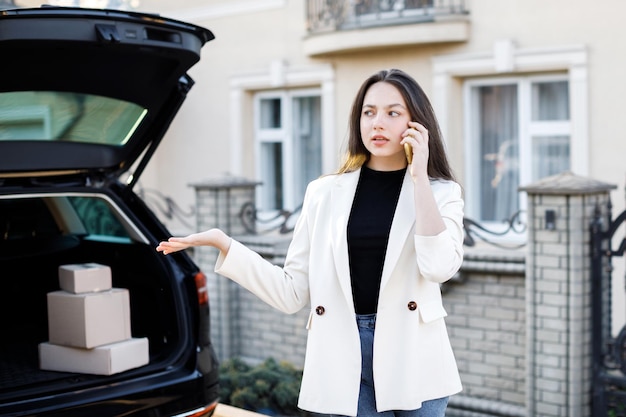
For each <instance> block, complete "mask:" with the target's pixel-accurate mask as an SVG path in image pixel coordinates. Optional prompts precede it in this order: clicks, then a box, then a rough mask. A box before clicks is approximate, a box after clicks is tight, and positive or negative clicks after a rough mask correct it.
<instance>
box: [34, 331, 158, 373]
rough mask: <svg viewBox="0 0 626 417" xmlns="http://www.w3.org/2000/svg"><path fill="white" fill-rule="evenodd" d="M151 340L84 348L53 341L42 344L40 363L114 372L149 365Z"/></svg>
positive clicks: (60, 368) (82, 370)
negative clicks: (57, 343)
mask: <svg viewBox="0 0 626 417" xmlns="http://www.w3.org/2000/svg"><path fill="white" fill-rule="evenodd" d="M149 361H150V355H149V349H148V339H147V338H145V337H142V338H132V339H128V340H124V341H121V342H117V343H112V344H108V345H103V346H98V347H95V348H93V349H82V348H75V347H69V346H60V345H55V344H53V343H48V342H44V343H40V344H39V366H40V368H41V369H43V370H47V371H61V372H78V373H85V374H96V375H112V374H116V373H118V372H123V371H126V370H129V369H132V368H137V367H139V366H143V365H146V364H148V362H149Z"/></svg>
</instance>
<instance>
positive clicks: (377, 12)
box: [138, 0, 626, 325]
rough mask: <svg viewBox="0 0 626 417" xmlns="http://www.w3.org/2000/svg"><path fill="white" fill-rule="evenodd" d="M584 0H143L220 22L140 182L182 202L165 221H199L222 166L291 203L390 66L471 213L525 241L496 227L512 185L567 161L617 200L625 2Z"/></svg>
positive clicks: (513, 237)
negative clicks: (357, 98) (597, 11)
mask: <svg viewBox="0 0 626 417" xmlns="http://www.w3.org/2000/svg"><path fill="white" fill-rule="evenodd" d="M589 6H590V5H589V3H588V2H585V1H582V0H576V1H565V0H555V1H550V2H548V3H546V2H544V1H539V0H529V1H506V2H502V1H495V0H466V1H462V0H435V1H432V0H431V1H410V0H404V1H401V0H397V1H384V0H379V1H351V0H344V1H339V0H338V1H334V2H325V1H319V0H254V1H252V0H249V1H247V0H237V1H234V0H224V1H216V0H213V1H192V0H185V1H180V2H176V3H174V2H171V1H168V0H160V1H156V0H153V1H150V2H145V1H144V2H141V3H140V4H139V5H138V9H140V10H142V11H150V12H156V13H160V14H161V15H163V16H167V17H172V18H176V19H180V20H184V21H189V22H192V23H195V24H198V25H201V26H205V27H207V28H209V29H210V30H212V31H213V32H214V34H215V36H216V39H215V40H214V41H211V42H209V43H208V44H207V45H206V46H205V47H204V49H203V57H202V60H201V62H200V63H198V64H197V65H196V66H195V67H194V68H193V69H192V71H191V75H192V77H193V78H194V79H195V81H196V85H195V86H194V88H193V89H192V90H191V92H190V94H189V97H188V99H187V101H186V102H185V104H184V106H183V108H182V110H181V113H180V115H179V117H178V118H177V119H176V120H175V121H174V123H173V124H172V126H171V128H170V130H169V132H168V133H167V136H166V137H165V139H164V141H163V143H162V146H161V147H160V149H159V151H158V152H157V154H156V157H155V158H154V160H153V162H152V163H151V164H150V165H149V167H148V170H147V171H146V173H145V175H144V176H143V177H142V180H141V186H142V187H144V188H145V190H146V194H150V193H151V192H153V191H154V192H155V193H156V194H155V197H156V195H157V194H158V195H162V196H167V197H169V198H171V199H172V201H175V202H176V204H178V205H179V206H180V210H181V212H182V213H183V215H182V216H178V217H177V216H169V217H168V216H162V217H163V220H164V221H165V223H166V224H168V226H169V227H170V229H171V230H173V231H174V232H175V233H187V232H190V231H193V229H194V226H195V225H196V221H195V219H194V214H193V213H194V204H195V202H194V190H193V187H191V186H190V184H192V183H197V182H200V181H203V180H206V179H210V178H215V177H221V176H225V175H231V176H236V177H243V178H246V179H249V180H254V181H260V182H262V185H261V186H259V187H258V191H257V205H258V208H259V210H260V211H261V212H262V213H269V214H268V215H271V213H273V212H276V211H277V210H288V211H291V210H295V209H297V206H298V204H299V202H300V201H301V197H302V195H303V192H304V187H305V186H306V183H307V182H308V181H309V180H310V179H312V178H314V177H316V176H318V175H320V174H326V173H331V172H334V171H335V170H336V169H337V167H338V165H339V163H340V160H341V156H342V154H343V150H344V148H345V145H346V137H347V125H348V117H349V112H350V106H351V104H352V100H353V98H354V95H355V93H356V91H357V89H358V87H359V85H360V83H361V82H362V81H363V80H364V79H365V78H366V77H367V76H369V75H371V74H372V73H374V72H376V71H378V70H380V69H385V68H391V67H396V68H401V69H403V70H405V71H407V72H409V73H410V74H411V75H413V76H414V77H415V78H416V79H417V80H418V82H419V83H420V84H421V85H422V87H423V88H424V90H425V91H426V92H427V94H428V95H429V96H430V98H431V101H432V104H433V106H434V108H435V110H436V113H437V115H438V117H439V121H440V125H441V129H442V131H443V134H444V139H445V142H446V145H447V148H448V151H449V155H450V159H451V163H452V166H453V168H454V170H455V173H456V175H457V177H458V179H459V182H460V183H461V184H462V185H463V187H464V190H465V195H466V216H467V217H468V218H471V219H474V220H476V221H478V222H480V223H481V224H482V225H485V226H486V227H488V228H489V229H490V230H493V231H497V232H499V233H503V234H504V235H503V237H501V238H498V239H497V240H498V241H499V243H501V244H503V245H505V246H509V247H515V246H518V245H523V244H524V241H525V234H524V233H505V231H506V229H507V227H508V226H507V222H506V220H507V219H510V218H511V217H515V216H516V213H517V214H518V215H519V218H520V219H521V220H522V223H523V222H524V220H525V209H526V203H527V202H526V196H525V194H524V193H521V192H519V191H518V187H519V186H524V185H526V184H529V183H533V182H535V181H537V180H539V179H541V178H543V177H546V176H549V175H553V174H556V173H559V172H563V171H571V172H573V173H575V174H576V175H580V176H588V177H591V178H594V179H597V180H600V181H605V182H608V183H611V184H615V185H617V191H616V192H614V193H613V194H614V195H613V204H614V211H615V213H616V214H618V213H620V212H621V210H623V207H624V200H625V197H624V193H623V191H622V190H623V189H624V185H625V184H624V179H625V177H626V169H625V168H624V164H623V156H622V152H620V150H621V148H622V147H624V146H625V145H623V143H624V142H623V141H622V140H621V139H620V137H621V135H622V133H621V129H620V121H621V119H622V116H621V112H622V109H621V107H620V106H619V104H620V103H621V100H620V97H623V96H624V95H625V94H626V83H624V82H623V81H622V80H621V78H622V77H621V76H620V75H621V74H622V73H623V72H624V70H625V69H626V56H624V55H623V54H620V53H619V50H620V41H619V39H621V38H622V35H623V33H622V32H623V31H624V29H623V25H621V23H620V21H619V19H620V16H622V14H623V12H626V3H623V2H621V1H619V0H610V1H607V2H603V4H602V6H597V7H601V8H602V15H603V18H602V19H597V18H591V16H590V8H589ZM515 218H516V219H517V218H518V217H515ZM470 250H471V249H470ZM487 250H490V249H487ZM618 271H619V268H618ZM623 275H624V274H623V273H619V272H618V273H616V274H614V276H615V280H614V286H615V288H616V291H615V293H616V295H615V301H616V305H618V306H619V307H617V310H616V311H615V314H614V320H615V322H616V325H620V323H623V321H624V316H625V315H624V307H623V306H624V296H623V288H624V283H623Z"/></svg>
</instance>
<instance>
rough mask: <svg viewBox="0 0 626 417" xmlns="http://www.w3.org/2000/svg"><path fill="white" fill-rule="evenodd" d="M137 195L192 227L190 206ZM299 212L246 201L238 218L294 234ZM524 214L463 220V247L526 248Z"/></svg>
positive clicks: (255, 230)
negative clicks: (492, 221)
mask: <svg viewBox="0 0 626 417" xmlns="http://www.w3.org/2000/svg"><path fill="white" fill-rule="evenodd" d="M137 194H138V195H139V197H140V198H142V199H143V200H144V201H145V202H146V203H147V204H148V206H150V207H151V208H152V210H154V211H155V212H158V213H160V215H161V216H163V217H165V218H167V219H168V220H178V221H179V222H181V223H182V224H184V225H185V226H186V227H189V228H190V229H191V228H193V225H192V224H191V223H190V222H189V219H190V218H191V217H193V216H194V215H195V210H194V209H193V207H190V208H189V209H188V210H187V211H185V210H183V209H182V208H181V207H180V206H179V205H178V204H176V202H175V201H174V200H173V199H172V198H171V197H169V196H166V195H164V194H162V193H161V192H159V191H158V190H154V189H145V188H140V189H139V190H138V192H137ZM301 209H302V206H298V207H297V208H295V209H294V210H279V211H277V212H274V213H266V214H261V213H260V212H259V210H258V208H257V207H256V206H255V205H254V203H251V202H248V203H245V204H243V205H242V206H241V208H239V210H238V212H239V215H238V217H239V220H240V221H241V224H242V225H243V229H244V230H245V233H246V234H249V235H265V234H275V233H278V234H283V235H284V234H289V233H291V232H293V228H294V226H295V223H296V220H297V218H298V216H299V215H300V211H301ZM523 214H524V211H523V210H520V211H518V212H516V213H514V214H513V215H511V217H510V218H508V219H506V220H503V221H502V224H501V225H499V227H497V228H492V227H487V226H485V225H484V224H481V223H480V222H478V221H476V220H473V219H470V218H468V217H464V218H463V229H464V230H465V239H464V242H463V244H464V245H465V246H468V247H472V246H475V245H476V243H477V241H481V242H483V243H487V244H489V245H492V246H495V247H498V248H501V249H519V248H522V247H524V246H525V245H526V240H525V238H524V236H523V235H524V234H525V232H526V229H527V224H526V222H525V221H524V219H523V217H524V216H523ZM504 237H507V238H509V237H512V239H504ZM511 242H513V243H511Z"/></svg>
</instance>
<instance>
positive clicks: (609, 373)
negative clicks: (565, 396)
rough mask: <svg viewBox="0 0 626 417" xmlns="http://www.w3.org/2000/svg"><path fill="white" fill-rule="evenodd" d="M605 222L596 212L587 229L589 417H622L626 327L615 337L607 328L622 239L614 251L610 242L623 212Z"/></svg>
mask: <svg viewBox="0 0 626 417" xmlns="http://www.w3.org/2000/svg"><path fill="white" fill-rule="evenodd" d="M608 218H609V222H608V224H606V223H607V222H606V221H605V220H603V215H602V210H601V208H600V207H598V208H597V209H596V214H595V216H594V221H593V223H592V225H591V268H592V270H591V275H592V311H593V318H592V320H593V335H592V337H593V340H592V345H593V348H592V349H593V416H594V417H605V416H608V417H626V326H624V327H623V328H622V329H621V331H620V332H618V333H617V336H613V332H612V328H611V322H612V317H611V307H612V304H611V294H612V285H611V281H612V272H613V266H612V265H613V258H614V257H620V256H624V252H625V250H626V238H624V239H622V241H621V243H620V245H619V247H618V248H617V249H616V250H614V249H613V244H612V241H613V239H614V236H615V234H616V232H617V231H618V230H619V229H620V226H621V225H622V224H623V223H625V222H626V211H624V212H622V213H621V214H620V215H619V216H618V217H617V218H616V219H614V220H611V207H610V204H609V207H608Z"/></svg>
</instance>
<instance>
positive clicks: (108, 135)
mask: <svg viewBox="0 0 626 417" xmlns="http://www.w3.org/2000/svg"><path fill="white" fill-rule="evenodd" d="M146 113H147V110H146V109H145V108H144V107H141V106H139V105H137V104H135V103H130V102H127V101H123V100H118V99H113V98H110V97H103V96H95V95H89V94H79V93H69V92H58V91H17V92H6V93H0V141H12V140H39V141H66V142H85V143H98V144H105V145H119V146H121V145H124V144H125V143H126V142H127V141H128V139H129V138H130V137H131V136H132V134H133V132H135V130H136V129H137V127H138V126H139V125H140V123H141V121H142V120H143V119H144V117H145V115H146Z"/></svg>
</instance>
